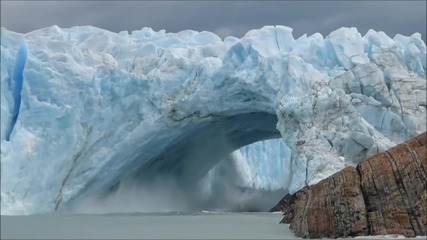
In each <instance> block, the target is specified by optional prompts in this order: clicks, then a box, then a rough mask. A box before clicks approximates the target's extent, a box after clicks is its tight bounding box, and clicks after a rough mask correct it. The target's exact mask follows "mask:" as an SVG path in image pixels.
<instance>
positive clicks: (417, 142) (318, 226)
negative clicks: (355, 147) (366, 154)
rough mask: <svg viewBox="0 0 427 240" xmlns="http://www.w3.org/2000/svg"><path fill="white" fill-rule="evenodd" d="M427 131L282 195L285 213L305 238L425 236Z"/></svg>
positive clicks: (281, 206) (278, 208)
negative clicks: (293, 191)
mask: <svg viewBox="0 0 427 240" xmlns="http://www.w3.org/2000/svg"><path fill="white" fill-rule="evenodd" d="M426 146H427V133H423V134H421V135H418V136H417V137H415V138H413V139H411V140H409V141H406V142H404V143H402V144H399V145H397V146H395V147H393V148H391V149H388V150H387V151H385V152H382V153H378V154H376V155H374V156H372V157H370V158H368V159H365V160H364V161H362V162H361V163H359V164H358V165H357V167H356V168H354V167H347V168H345V169H343V170H341V171H340V172H338V173H336V174H334V175H332V176H330V177H328V178H326V179H324V180H322V181H321V182H319V183H317V184H315V185H313V186H309V187H305V188H303V189H301V190H300V191H298V192H296V193H295V194H293V195H287V196H285V197H284V198H283V199H282V200H281V201H280V202H279V203H278V204H277V205H276V206H275V207H274V208H273V209H271V210H272V211H283V212H284V218H283V219H282V221H281V223H290V228H291V229H292V230H293V231H294V233H295V235H296V236H298V237H304V238H321V237H332V238H336V237H346V236H360V235H386V234H399V235H404V236H406V237H413V236H416V235H418V236H419V235H421V236H423V235H424V236H425V235H426V234H427V228H426V226H427V153H426V152H427V151H426Z"/></svg>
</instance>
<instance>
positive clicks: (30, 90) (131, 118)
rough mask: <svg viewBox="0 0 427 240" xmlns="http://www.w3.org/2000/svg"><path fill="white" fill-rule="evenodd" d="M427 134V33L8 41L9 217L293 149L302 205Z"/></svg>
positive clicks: (191, 180) (4, 153)
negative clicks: (306, 191) (343, 173)
mask: <svg viewBox="0 0 427 240" xmlns="http://www.w3.org/2000/svg"><path fill="white" fill-rule="evenodd" d="M425 130H426V45H425V43H424V42H423V41H422V40H421V37H420V35H419V34H414V35H412V36H411V37H405V36H401V35H396V36H395V37H394V38H393V39H391V38H389V37H388V36H387V35H385V34H384V33H383V32H375V31H373V30H370V31H368V32H367V33H366V34H365V35H364V36H361V34H360V33H358V32H357V30H356V29H355V28H341V29H338V30H336V31H334V32H332V33H331V34H330V35H328V36H326V37H325V38H323V36H322V35H320V34H314V35H312V36H309V37H307V36H306V35H304V36H301V37H300V38H298V39H294V37H293V36H292V29H290V28H288V27H283V26H275V27H273V26H267V27H263V28H261V29H258V30H252V31H249V32H248V33H247V34H246V35H245V36H244V37H243V38H241V39H237V38H234V37H227V38H225V39H223V40H222V39H220V38H219V37H217V36H216V35H215V34H213V33H209V32H196V31H189V30H188V31H182V32H179V33H165V32H164V31H159V32H155V31H153V30H152V29H150V28H144V29H142V30H140V31H134V32H132V33H131V34H129V33H128V32H120V33H118V34H117V33H112V32H108V31H105V30H102V29H98V28H94V27H73V28H70V29H61V28H59V27H56V26H53V27H50V28H44V29H40V30H37V31H33V32H30V33H27V34H18V33H14V32H11V31H8V30H6V29H4V28H2V29H1V211H2V214H17V213H18V214H31V213H39V212H49V211H54V210H60V209H62V208H63V207H66V205H67V204H68V203H71V202H73V201H74V200H76V199H78V198H81V197H84V196H86V195H88V194H90V193H91V192H102V191H108V189H110V188H111V187H113V186H115V185H116V184H117V183H120V182H122V181H131V180H130V179H132V180H135V181H145V180H147V179H151V178H154V177H156V176H159V175H171V176H173V177H174V178H176V179H178V182H179V183H181V184H183V185H192V184H195V183H196V182H197V181H199V180H200V179H201V178H202V177H203V176H204V175H206V173H207V172H208V171H209V170H210V169H211V168H212V167H213V166H215V165H216V164H217V161H218V160H219V159H221V158H223V157H224V156H226V155H227V154H229V153H231V152H232V151H233V150H236V149H238V148H240V147H243V146H245V145H248V144H250V143H253V142H257V141H261V140H266V139H272V138H281V139H282V140H283V141H284V143H285V144H286V146H287V147H288V148H289V149H290V164H289V172H288V174H290V180H289V181H288V183H287V185H286V186H283V187H285V188H289V190H290V192H295V191H297V190H298V189H300V188H302V187H303V186H305V185H306V184H313V183H315V182H317V181H319V180H320V179H322V178H324V177H326V176H329V175H330V174H332V173H334V172H336V171H337V170H339V169H341V168H343V167H344V165H345V164H351V163H356V162H358V161H360V160H361V159H364V158H365V157H367V156H370V155H372V154H374V153H377V152H380V151H383V150H385V149H387V148H389V147H391V146H393V145H396V144H397V143H400V142H403V141H404V140H406V139H409V138H411V137H414V136H416V135H417V134H419V133H421V132H423V131H425Z"/></svg>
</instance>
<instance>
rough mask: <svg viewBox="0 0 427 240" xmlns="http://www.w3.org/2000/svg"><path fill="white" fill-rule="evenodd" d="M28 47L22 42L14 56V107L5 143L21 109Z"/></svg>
mask: <svg viewBox="0 0 427 240" xmlns="http://www.w3.org/2000/svg"><path fill="white" fill-rule="evenodd" d="M27 55H28V46H27V43H26V42H25V41H24V42H23V43H22V45H21V47H20V48H19V50H18V53H17V54H16V63H15V71H14V73H13V79H12V81H13V82H12V84H11V91H12V94H13V99H14V106H13V111H12V118H11V120H10V125H9V129H8V131H7V132H6V141H9V139H10V135H11V134H12V131H13V128H14V127H15V124H16V120H17V119H18V115H19V108H20V107H21V92H22V85H23V83H24V68H25V63H26V62H27Z"/></svg>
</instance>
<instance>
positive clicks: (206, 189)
mask: <svg viewBox="0 0 427 240" xmlns="http://www.w3.org/2000/svg"><path fill="white" fill-rule="evenodd" d="M215 132H216V134H213V132H212V131H211V130H209V131H207V132H199V133H198V134H197V136H196V137H195V138H192V139H191V140H189V143H180V144H178V145H177V146H173V147H171V149H170V151H172V152H177V153H178V155H181V156H182V157H181V158H175V157H174V158H172V159H159V160H157V161H158V162H159V163H161V164H152V165H151V166H149V167H146V168H144V167H143V168H142V169H141V170H140V171H136V173H135V174H133V175H129V176H125V177H124V178H123V179H121V180H120V181H119V182H117V184H116V185H114V186H112V187H111V188H110V189H109V190H107V191H103V192H96V193H92V194H89V195H88V196H86V197H83V198H81V199H79V200H78V201H76V202H74V203H72V205H71V206H70V207H68V209H67V211H68V212H69V213H89V214H108V213H168V212H186V213H194V212H201V211H218V212H260V211H268V210H269V209H270V208H271V207H273V206H274V205H275V204H276V203H277V202H278V201H279V200H280V199H281V198H282V197H283V196H284V195H285V194H286V193H287V192H286V191H285V190H281V189H280V190H275V191H270V190H259V189H255V188H254V187H253V186H254V184H253V183H251V182H250V181H251V179H249V180H248V177H247V176H244V174H247V173H248V172H250V171H248V169H245V167H247V165H246V164H245V160H246V159H244V158H243V157H242V156H241V155H240V154H235V153H234V152H233V150H235V149H236V147H235V145H234V144H232V143H231V142H230V138H229V136H228V134H227V132H225V131H223V130H221V129H216V130H215ZM208 135H209V136H212V137H208ZM183 146H186V147H183ZM175 149H178V151H176V150H175ZM237 151H238V150H237ZM166 156H169V155H168V154H166ZM153 166H154V167H153ZM177 166H178V167H177ZM252 180H253V179H252Z"/></svg>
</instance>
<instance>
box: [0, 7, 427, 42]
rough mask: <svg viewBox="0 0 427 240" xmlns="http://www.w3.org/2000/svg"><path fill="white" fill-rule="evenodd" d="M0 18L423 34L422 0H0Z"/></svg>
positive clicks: (20, 24)
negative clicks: (200, 0) (352, 28)
mask: <svg viewBox="0 0 427 240" xmlns="http://www.w3.org/2000/svg"><path fill="white" fill-rule="evenodd" d="M1 20H2V21H1V24H2V26H4V27H6V28H8V29H11V30H14V31H18V32H28V31H31V30H34V29H37V28H41V27H46V26H51V25H59V26H60V27H71V26H75V25H93V26H97V27H100V28H104V29H108V30H110V31H115V32H119V31H122V30H129V31H132V30H136V29H141V28H142V27H145V26H148V27H152V28H153V29H154V30H161V29H165V30H166V31H168V32H177V31H181V30H185V29H193V30H198V31H203V30H206V31H213V32H215V33H216V34H218V35H219V36H221V37H224V36H226V35H233V36H236V37H241V36H242V35H243V34H244V33H246V32H247V31H249V30H250V29H254V28H260V27H262V26H264V25H286V26H289V27H292V28H294V36H295V37H299V36H301V35H302V34H304V33H307V34H309V35H311V34H313V33H315V32H320V33H322V34H323V35H327V34H329V33H330V32H331V31H333V30H335V29H337V28H339V27H342V26H345V27H357V28H358V29H359V31H360V32H361V33H362V34H364V33H365V32H366V31H367V30H369V29H370V28H373V29H375V30H377V31H384V32H386V33H387V34H388V35H389V36H391V37H393V36H394V35H395V34H397V33H401V34H404V35H411V34H412V33H414V32H420V33H421V34H422V35H423V39H424V40H425V39H426V2H425V1H389V2H387V1H378V2H373V1H343V2H340V1H309V2H304V1H283V2H277V1H249V2H244V1H203V2H194V1H193V2H187V1H168V2H160V1H142V2H138V1H116V2H114V1H68V2H65V1H57V2H56V1H47V2H36V1H28V2H23V1H6V2H5V1H1Z"/></svg>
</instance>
